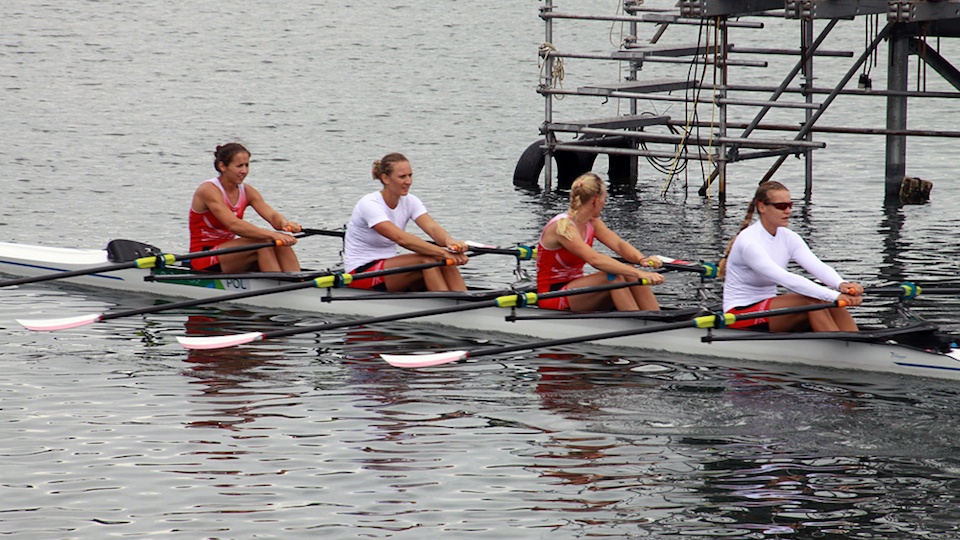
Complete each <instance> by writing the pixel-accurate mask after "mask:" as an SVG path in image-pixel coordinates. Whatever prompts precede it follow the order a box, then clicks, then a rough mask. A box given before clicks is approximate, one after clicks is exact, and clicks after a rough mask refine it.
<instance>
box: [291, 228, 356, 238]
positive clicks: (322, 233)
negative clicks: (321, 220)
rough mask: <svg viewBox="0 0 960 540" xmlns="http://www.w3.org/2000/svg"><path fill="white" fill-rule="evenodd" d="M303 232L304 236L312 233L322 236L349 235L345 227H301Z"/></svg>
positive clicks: (338, 236) (339, 236)
mask: <svg viewBox="0 0 960 540" xmlns="http://www.w3.org/2000/svg"><path fill="white" fill-rule="evenodd" d="M301 232H302V233H303V235H304V236H311V235H320V236H334V237H336V238H343V237H345V236H346V235H347V231H345V230H343V229H333V230H331V229H301Z"/></svg>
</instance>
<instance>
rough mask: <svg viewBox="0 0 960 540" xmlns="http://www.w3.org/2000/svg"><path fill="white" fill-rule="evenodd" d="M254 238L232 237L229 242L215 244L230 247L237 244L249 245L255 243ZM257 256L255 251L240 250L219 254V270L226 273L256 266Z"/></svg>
mask: <svg viewBox="0 0 960 540" xmlns="http://www.w3.org/2000/svg"><path fill="white" fill-rule="evenodd" d="M257 243H259V242H257V241H256V240H250V239H248V238H234V239H233V240H230V241H229V242H224V243H222V244H220V245H219V246H217V247H218V248H231V247H237V246H249V245H252V244H257ZM258 258H259V256H258V252H257V251H241V252H240V253H229V254H227V255H220V270H221V271H223V272H227V273H233V272H246V271H247V270H250V269H251V268H255V267H256V266H257V259H258Z"/></svg>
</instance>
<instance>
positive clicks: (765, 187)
mask: <svg viewBox="0 0 960 540" xmlns="http://www.w3.org/2000/svg"><path fill="white" fill-rule="evenodd" d="M771 191H790V190H788V189H787V186H785V185H783V184H781V183H780V182H777V181H775V180H768V181H766V182H763V183H761V184H760V186H758V187H757V191H756V193H754V194H753V199H750V204H749V205H748V206H747V215H746V216H744V217H743V221H742V222H740V228H739V229H737V234H735V235H733V238H731V239H730V241H729V242H727V249H726V251H724V252H723V258H722V259H720V263H719V264H718V265H717V276H719V277H721V278H722V277H723V275H724V273H725V270H726V268H727V257H729V256H730V250H731V249H733V242H734V240H736V239H737V236H739V235H740V231H742V230H744V229H746V228H747V227H749V226H750V223H751V222H752V221H753V214H754V212H756V211H757V203H758V202H762V203H767V202H768V199H767V194H769V193H770V192H771Z"/></svg>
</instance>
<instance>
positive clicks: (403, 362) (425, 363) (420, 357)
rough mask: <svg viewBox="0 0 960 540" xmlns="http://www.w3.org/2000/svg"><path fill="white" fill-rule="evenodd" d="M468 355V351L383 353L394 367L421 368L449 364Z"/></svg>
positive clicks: (383, 356)
mask: <svg viewBox="0 0 960 540" xmlns="http://www.w3.org/2000/svg"><path fill="white" fill-rule="evenodd" d="M466 357H467V351H448V352H442V353H433V354H381V355H380V358H383V359H384V360H386V361H387V363H388V364H390V365H391V366H393V367H399V368H421V367H430V366H439V365H441V364H449V363H451V362H456V361H458V360H463V359H464V358H466Z"/></svg>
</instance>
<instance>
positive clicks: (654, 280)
mask: <svg viewBox="0 0 960 540" xmlns="http://www.w3.org/2000/svg"><path fill="white" fill-rule="evenodd" d="M637 277H638V278H640V279H642V280H644V281H646V282H647V284H648V285H660V284H661V283H663V282H664V277H663V274H660V273H658V272H644V271H643V270H640V271H639V272H637Z"/></svg>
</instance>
